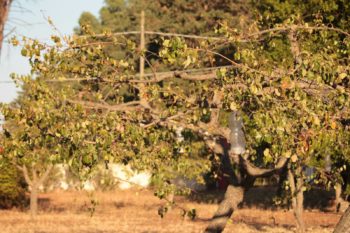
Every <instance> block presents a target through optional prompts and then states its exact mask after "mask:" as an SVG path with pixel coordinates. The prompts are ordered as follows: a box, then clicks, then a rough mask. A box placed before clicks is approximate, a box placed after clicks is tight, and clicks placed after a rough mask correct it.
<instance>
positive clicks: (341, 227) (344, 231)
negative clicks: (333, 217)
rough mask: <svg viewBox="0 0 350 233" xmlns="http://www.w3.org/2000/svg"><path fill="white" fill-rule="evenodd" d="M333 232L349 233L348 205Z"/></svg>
mask: <svg viewBox="0 0 350 233" xmlns="http://www.w3.org/2000/svg"><path fill="white" fill-rule="evenodd" d="M333 233H350V206H349V207H348V209H347V210H346V211H345V213H344V214H343V216H342V217H341V219H340V220H339V222H338V224H337V226H336V227H335V229H334V232H333Z"/></svg>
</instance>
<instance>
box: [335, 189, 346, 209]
mask: <svg viewBox="0 0 350 233" xmlns="http://www.w3.org/2000/svg"><path fill="white" fill-rule="evenodd" d="M334 189H335V190H334V191H335V200H334V202H335V207H336V208H335V210H336V212H343V211H344V210H345V209H344V204H345V203H346V202H345V201H344V199H343V198H342V196H341V194H342V185H341V184H340V183H336V185H335V188H334ZM345 208H346V207H345Z"/></svg>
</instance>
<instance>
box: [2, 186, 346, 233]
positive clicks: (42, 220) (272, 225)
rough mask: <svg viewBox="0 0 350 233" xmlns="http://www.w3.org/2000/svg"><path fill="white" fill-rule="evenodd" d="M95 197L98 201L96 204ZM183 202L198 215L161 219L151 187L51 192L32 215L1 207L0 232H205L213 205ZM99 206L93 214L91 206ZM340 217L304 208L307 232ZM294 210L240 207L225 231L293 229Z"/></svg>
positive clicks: (326, 228) (322, 230)
mask: <svg viewBox="0 0 350 233" xmlns="http://www.w3.org/2000/svg"><path fill="white" fill-rule="evenodd" d="M91 200H97V202H98V204H97V205H96V206H94V205H93V204H92V203H91ZM178 201H179V203H180V205H182V206H184V207H186V208H196V209H197V212H198V218H197V219H196V220H194V221H191V220H189V219H183V218H182V217H181V215H180V210H178V209H176V208H175V209H173V210H171V211H170V212H169V213H168V214H167V215H166V216H165V217H164V218H163V219H162V218H160V217H159V216H158V214H157V211H158V208H159V207H161V206H162V205H163V204H164V202H163V201H161V200H159V199H158V198H156V197H154V196H153V193H152V192H151V191H148V190H142V191H140V190H127V191H114V192H108V193H95V194H93V195H87V193H85V192H53V193H48V194H43V195H41V201H40V206H41V213H40V214H39V215H38V216H37V217H36V218H35V219H31V218H30V216H29V215H28V214H27V213H23V212H19V211H15V210H12V211H9V210H7V211H0V231H1V233H22V232H23V233H112V232H113V233H117V232H118V233H119V232H121V233H123V232H137V233H138V232H140V233H153V232H154V233H165V232H166V233H168V232H169V233H172V232H174V233H175V232H202V231H203V229H204V228H205V226H206V225H207V224H208V221H207V220H209V219H210V217H211V216H212V214H213V213H214V212H215V210H216V208H217V205H215V204H199V203H196V202H190V201H187V200H185V199H184V198H178ZM93 207H95V212H94V214H93V216H92V217H90V212H89V208H93ZM339 217H340V215H338V214H332V213H322V212H305V219H306V224H307V226H308V227H309V229H308V232H313V233H326V232H332V227H333V226H334V224H335V223H336V222H337V221H338V219H339ZM293 226H294V218H293V215H292V213H291V212H290V211H283V210H282V211H272V210H261V209H252V208H250V209H241V210H239V211H237V212H235V214H234V217H233V219H232V221H231V222H230V223H229V224H228V226H227V229H226V230H225V232H226V233H227V232H241V233H256V232H271V233H289V232H290V233H291V232H294V230H295V229H294V227H293ZM320 226H321V227H320Z"/></svg>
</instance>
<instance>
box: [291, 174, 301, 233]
mask: <svg viewBox="0 0 350 233" xmlns="http://www.w3.org/2000/svg"><path fill="white" fill-rule="evenodd" d="M297 170H300V172H301V169H297ZM288 181H289V186H290V192H291V195H292V208H293V212H294V216H295V219H296V221H297V232H299V233H304V232H305V224H304V219H303V209H304V192H303V189H302V188H303V178H302V177H298V178H297V179H296V183H295V177H294V174H293V172H292V171H291V170H290V169H289V170H288Z"/></svg>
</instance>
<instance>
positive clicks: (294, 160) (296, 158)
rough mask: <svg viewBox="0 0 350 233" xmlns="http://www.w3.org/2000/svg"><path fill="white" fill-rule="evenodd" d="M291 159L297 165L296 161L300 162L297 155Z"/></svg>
mask: <svg viewBox="0 0 350 233" xmlns="http://www.w3.org/2000/svg"><path fill="white" fill-rule="evenodd" d="M290 159H291V161H292V162H293V163H295V162H296V161H298V156H297V155H296V154H294V155H292V157H291V158H290Z"/></svg>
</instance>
